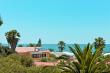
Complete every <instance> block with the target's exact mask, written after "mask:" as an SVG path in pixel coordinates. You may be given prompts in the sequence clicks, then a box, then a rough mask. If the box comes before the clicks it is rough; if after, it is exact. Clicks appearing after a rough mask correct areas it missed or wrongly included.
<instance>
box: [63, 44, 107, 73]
mask: <svg viewBox="0 0 110 73" xmlns="http://www.w3.org/2000/svg"><path fill="white" fill-rule="evenodd" d="M69 48H70V50H71V52H72V53H73V54H74V56H75V57H76V59H77V61H67V62H66V64H65V63H64V64H63V67H62V68H61V69H62V71H63V72H64V73H102V72H103V71H104V70H105V68H106V66H105V65H106V64H103V63H102V62H99V61H98V59H99V57H100V48H99V49H98V50H96V51H95V52H92V49H93V47H92V45H90V44H87V45H86V46H85V47H84V48H83V50H82V49H81V48H80V46H79V45H78V44H75V45H74V47H69Z"/></svg>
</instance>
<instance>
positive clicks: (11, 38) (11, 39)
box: [5, 30, 20, 52]
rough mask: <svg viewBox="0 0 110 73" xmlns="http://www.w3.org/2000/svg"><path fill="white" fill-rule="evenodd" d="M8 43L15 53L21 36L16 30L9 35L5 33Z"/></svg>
mask: <svg viewBox="0 0 110 73" xmlns="http://www.w3.org/2000/svg"><path fill="white" fill-rule="evenodd" d="M5 36H6V39H7V42H8V44H9V46H10V47H11V49H12V51H13V52H15V48H16V46H17V43H18V41H19V37H20V34H19V33H18V32H17V31H16V30H11V31H9V32H7V33H5Z"/></svg>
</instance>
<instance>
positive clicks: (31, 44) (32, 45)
mask: <svg viewBox="0 0 110 73" xmlns="http://www.w3.org/2000/svg"><path fill="white" fill-rule="evenodd" d="M35 46H36V45H35V44H33V43H29V45H28V47H35Z"/></svg>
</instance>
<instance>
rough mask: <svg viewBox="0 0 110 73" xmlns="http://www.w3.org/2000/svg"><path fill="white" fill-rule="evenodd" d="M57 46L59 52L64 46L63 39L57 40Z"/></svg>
mask: <svg viewBox="0 0 110 73" xmlns="http://www.w3.org/2000/svg"><path fill="white" fill-rule="evenodd" d="M58 48H59V52H63V50H64V48H65V42H64V41H59V43H58Z"/></svg>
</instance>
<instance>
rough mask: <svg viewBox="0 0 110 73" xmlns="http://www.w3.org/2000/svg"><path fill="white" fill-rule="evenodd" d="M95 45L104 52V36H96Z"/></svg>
mask: <svg viewBox="0 0 110 73" xmlns="http://www.w3.org/2000/svg"><path fill="white" fill-rule="evenodd" d="M94 47H95V49H98V48H101V52H102V51H103V48H105V40H104V39H103V38H102V37H98V38H95V42H94Z"/></svg>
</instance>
